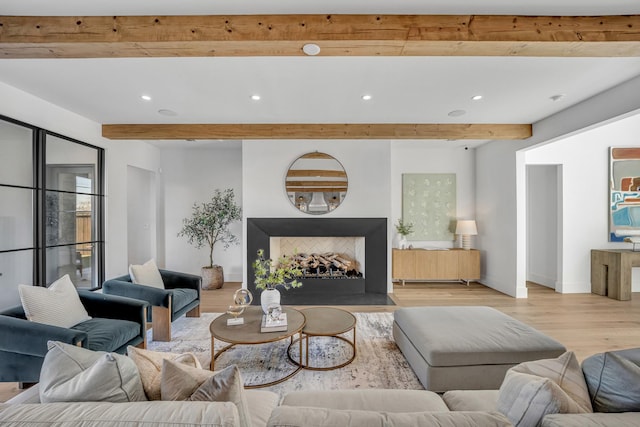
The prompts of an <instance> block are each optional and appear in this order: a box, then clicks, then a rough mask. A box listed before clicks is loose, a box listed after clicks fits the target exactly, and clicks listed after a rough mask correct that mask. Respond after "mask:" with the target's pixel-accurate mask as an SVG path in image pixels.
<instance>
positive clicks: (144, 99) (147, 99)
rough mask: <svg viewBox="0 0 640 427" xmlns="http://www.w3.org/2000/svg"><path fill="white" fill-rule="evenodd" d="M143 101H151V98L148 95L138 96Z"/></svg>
mask: <svg viewBox="0 0 640 427" xmlns="http://www.w3.org/2000/svg"><path fill="white" fill-rule="evenodd" d="M140 98H142V100H143V101H151V97H150V96H149V95H140Z"/></svg>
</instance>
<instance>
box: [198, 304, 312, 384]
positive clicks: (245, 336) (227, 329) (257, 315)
mask: <svg viewBox="0 0 640 427" xmlns="http://www.w3.org/2000/svg"><path fill="white" fill-rule="evenodd" d="M282 311H283V312H284V313H287V325H288V328H287V330H286V331H282V332H260V323H261V322H262V308H261V307H255V306H251V307H247V308H246V309H245V311H244V313H242V315H241V317H243V318H244V324H243V325H236V326H227V319H229V317H230V316H229V315H228V314H223V315H221V316H218V317H217V318H216V319H215V320H214V321H213V322H211V325H210V326H209V331H211V352H212V355H211V366H210V369H211V370H212V371H213V370H214V367H215V361H216V359H217V358H218V357H220V355H221V354H222V353H224V352H225V351H227V350H229V349H230V348H233V347H235V346H236V345H258V344H267V343H270V342H274V341H280V340H284V339H287V338H289V339H290V340H291V343H290V344H289V348H291V345H292V344H293V343H294V336H295V335H296V334H297V335H298V337H297V339H296V340H295V342H299V343H300V358H299V359H300V360H299V361H297V362H296V361H294V360H293V359H291V356H289V359H291V360H292V361H293V363H294V365H295V369H294V370H293V372H291V373H289V374H287V375H286V376H284V377H282V378H279V379H277V380H275V381H270V382H266V383H260V384H245V388H258V387H269V386H272V385H275V384H279V383H281V382H283V381H285V380H288V379H289V378H291V377H292V376H294V375H295V374H297V373H298V372H299V371H300V369H302V328H303V327H304V325H305V323H306V319H305V316H304V314H302V313H301V312H300V311H298V310H295V309H293V308H289V307H282ZM216 339H217V340H220V341H224V342H226V343H229V345H227V346H225V347H223V348H221V349H220V350H218V351H215V340H216Z"/></svg>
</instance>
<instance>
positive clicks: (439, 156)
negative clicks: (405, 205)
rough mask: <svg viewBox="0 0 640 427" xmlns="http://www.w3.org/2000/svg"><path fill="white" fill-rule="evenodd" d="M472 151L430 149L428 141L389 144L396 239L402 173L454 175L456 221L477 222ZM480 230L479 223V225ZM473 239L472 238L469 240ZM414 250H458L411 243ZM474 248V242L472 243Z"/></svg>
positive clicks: (435, 243)
mask: <svg viewBox="0 0 640 427" xmlns="http://www.w3.org/2000/svg"><path fill="white" fill-rule="evenodd" d="M475 172H476V171H475V149H473V148H470V149H468V150H465V148H464V147H452V148H433V144H431V143H430V142H429V141H411V140H401V141H392V142H391V224H392V227H391V231H392V236H393V238H394V240H395V237H396V234H397V233H396V230H395V226H393V225H394V224H396V223H397V221H398V219H400V218H402V174H405V173H455V174H456V213H457V218H458V219H476V218H475V216H476V212H475V202H476V197H475V192H476V190H475ZM478 228H479V229H482V224H481V223H478ZM472 239H475V237H472ZM408 243H409V244H411V245H413V246H414V247H416V248H421V247H439V248H452V247H458V246H459V242H454V241H453V240H448V241H420V240H411V236H409V239H408ZM472 243H473V245H472V246H473V247H476V246H475V241H473V240H472Z"/></svg>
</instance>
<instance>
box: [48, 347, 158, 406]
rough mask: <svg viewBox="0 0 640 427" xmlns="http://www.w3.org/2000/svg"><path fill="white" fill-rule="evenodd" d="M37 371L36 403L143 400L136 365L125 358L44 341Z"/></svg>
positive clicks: (144, 397) (144, 398) (142, 391)
mask: <svg viewBox="0 0 640 427" xmlns="http://www.w3.org/2000/svg"><path fill="white" fill-rule="evenodd" d="M48 347H49V351H48V352H47V354H46V355H45V357H44V362H43V364H42V370H41V372H40V386H39V389H40V401H41V402H42V403H52V402H100V401H106V402H136V401H145V400H147V398H146V396H145V394H144V389H143V388H142V381H141V380H140V375H139V374H138V368H137V367H136V364H135V363H134V362H133V361H132V360H131V359H129V358H128V357H126V356H122V355H120V354H115V353H107V352H104V351H92V350H88V349H86V348H82V347H78V346H75V345H71V344H66V343H62V342H57V341H49V342H48Z"/></svg>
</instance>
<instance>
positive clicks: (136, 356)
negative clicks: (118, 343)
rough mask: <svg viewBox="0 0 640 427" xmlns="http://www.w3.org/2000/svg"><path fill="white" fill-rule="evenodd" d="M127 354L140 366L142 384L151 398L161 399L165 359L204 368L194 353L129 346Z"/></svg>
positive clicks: (148, 397)
mask: <svg viewBox="0 0 640 427" xmlns="http://www.w3.org/2000/svg"><path fill="white" fill-rule="evenodd" d="M127 355H128V356H129V357H130V358H131V360H133V362H134V363H135V364H136V366H137V367H138V372H140V379H141V380H142V386H143V387H144V392H145V394H146V395H147V399H149V400H160V380H161V378H162V376H161V374H162V362H163V360H165V359H169V360H173V361H174V362H176V363H182V364H184V365H187V366H191V367H193V368H198V369H201V368H202V365H201V364H200V361H199V360H198V358H197V357H196V355H195V354H193V353H182V354H177V353H167V352H164V351H151V350H146V349H141V348H137V347H133V346H129V347H127Z"/></svg>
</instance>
